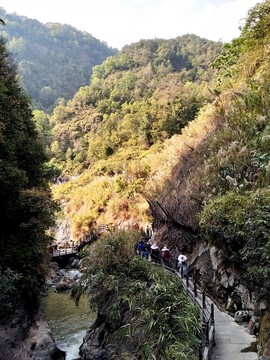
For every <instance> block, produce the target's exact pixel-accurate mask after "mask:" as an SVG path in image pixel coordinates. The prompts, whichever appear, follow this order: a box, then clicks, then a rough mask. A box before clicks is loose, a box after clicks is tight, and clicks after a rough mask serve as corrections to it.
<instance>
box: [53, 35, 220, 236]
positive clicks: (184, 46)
mask: <svg viewBox="0 0 270 360" xmlns="http://www.w3.org/2000/svg"><path fill="white" fill-rule="evenodd" d="M220 50H221V44H220V43H215V42H212V41H208V40H205V39H201V38H199V37H198V36H195V35H185V36H182V37H178V38H176V39H171V40H162V39H155V40H141V41H140V42H138V43H135V44H132V45H130V46H126V47H124V48H123V50H122V51H121V52H120V53H119V54H117V55H116V56H114V57H109V58H108V59H107V60H105V61H104V62H103V63H102V64H101V65H98V66H96V67H94V69H93V75H92V80H91V84H90V85H89V86H87V87H82V88H81V89H80V90H79V91H78V92H77V93H76V95H75V96H74V98H73V99H72V100H70V101H69V102H67V103H64V102H63V103H62V104H60V105H59V106H58V107H56V108H55V109H54V112H53V115H52V117H51V119H50V125H51V126H52V141H51V144H50V146H49V145H48V147H47V148H48V152H49V154H50V156H51V160H50V165H51V166H53V167H54V168H55V169H60V170H61V171H62V179H63V178H65V179H68V178H70V177H71V175H73V176H74V175H76V176H78V175H80V177H79V178H77V179H76V180H74V181H69V182H68V183H65V184H63V186H61V187H59V186H58V185H57V186H56V189H55V192H56V196H57V197H59V198H62V197H63V198H65V200H67V201H68V204H69V205H68V211H69V212H70V214H69V216H70V217H71V218H72V226H73V228H74V229H73V236H74V238H75V239H78V238H80V237H81V236H85V235H87V233H89V232H91V231H92V229H93V227H94V226H96V224H102V223H106V224H108V223H113V224H115V223H116V222H126V221H127V222H129V223H131V222H133V223H137V222H139V223H143V222H145V221H146V222H147V221H149V214H147V211H146V208H147V207H148V206H147V204H146V202H145V199H144V196H143V193H144V192H145V189H146V183H147V182H148V180H149V179H150V178H152V176H153V175H154V174H155V173H156V171H158V167H159V164H158V156H157V153H159V152H160V151H161V150H162V148H163V147H164V144H165V143H164V142H165V141H166V140H168V139H170V138H172V137H173V136H174V135H175V134H180V132H181V129H183V128H184V127H185V126H186V125H187V124H188V123H189V122H190V121H191V120H193V119H194V117H195V116H196V115H197V114H198V113H199V111H200V109H201V107H202V106H203V105H204V104H205V103H207V102H210V101H212V100H213V94H212V93H211V91H209V88H211V87H212V82H213V78H214V73H215V71H214V70H213V69H211V68H210V64H211V63H212V62H213V61H214V59H215V58H216V57H217V55H218V54H219V53H220ZM66 196H67V198H66ZM75 218H76V220H75Z"/></svg>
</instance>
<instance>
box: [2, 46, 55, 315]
mask: <svg viewBox="0 0 270 360" xmlns="http://www.w3.org/2000/svg"><path fill="white" fill-rule="evenodd" d="M0 112H1V115H2V116H1V127H0V157H1V161H0V203H1V208H0V218H1V224H2V225H1V233H0V251H1V258H0V272H1V273H2V274H5V273H6V271H7V269H10V271H11V273H12V274H20V275H21V277H20V279H19V278H18V281H17V282H16V291H14V299H16V300H18V299H19V300H20V303H21V306H23V305H25V306H26V307H27V306H29V307H30V308H31V309H29V310H30V312H34V311H35V310H36V305H37V299H38V294H39V292H40V288H41V286H42V285H43V283H44V277H45V275H46V267H47V259H46V253H47V251H46V246H47V244H48V241H49V238H48V236H47V235H46V233H45V232H46V230H47V229H48V228H49V226H51V225H52V222H53V212H54V208H55V206H54V203H53V202H52V200H51V194H50V191H49V188H48V185H47V180H46V176H47V174H46V172H45V170H44V163H45V161H46V156H45V153H44V149H43V147H42V145H41V142H40V140H39V138H38V133H37V132H36V129H35V124H34V122H33V120H32V113H31V110H30V106H29V100H28V98H27V97H26V96H25V94H24V93H23V92H22V90H21V88H20V86H19V84H18V81H17V73H16V70H15V66H14V65H13V63H12V59H11V57H10V55H9V53H8V52H7V50H6V47H5V43H4V41H3V39H1V40H0ZM14 281H15V278H14ZM13 290H14V287H12V286H11V288H10V293H9V296H11V292H12V291H13ZM6 300H7V299H6ZM5 305H7V304H3V306H5ZM16 306H19V304H18V303H16Z"/></svg>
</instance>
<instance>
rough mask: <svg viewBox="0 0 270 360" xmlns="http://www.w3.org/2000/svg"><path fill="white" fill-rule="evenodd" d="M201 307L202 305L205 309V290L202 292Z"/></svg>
mask: <svg viewBox="0 0 270 360" xmlns="http://www.w3.org/2000/svg"><path fill="white" fill-rule="evenodd" d="M202 305H203V308H204V309H206V303H205V290H203V293H202Z"/></svg>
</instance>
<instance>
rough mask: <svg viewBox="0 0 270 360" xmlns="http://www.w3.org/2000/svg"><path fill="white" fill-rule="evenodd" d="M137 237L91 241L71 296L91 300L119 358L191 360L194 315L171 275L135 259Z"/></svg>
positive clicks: (195, 339) (196, 322)
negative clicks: (86, 257) (92, 244)
mask: <svg viewBox="0 0 270 360" xmlns="http://www.w3.org/2000/svg"><path fill="white" fill-rule="evenodd" d="M138 235H139V234H137V233H134V234H132V233H124V232H119V233H114V234H109V235H107V236H105V237H102V238H101V239H100V240H99V241H98V242H97V243H95V244H94V247H93V248H92V250H91V254H90V256H89V258H88V259H86V262H87V264H86V266H85V267H86V269H87V270H86V272H85V274H84V275H83V277H82V281H81V284H80V285H79V286H78V288H77V289H75V290H74V293H73V296H74V297H75V298H76V299H77V301H78V299H79V297H80V295H81V294H82V293H84V292H86V293H87V294H88V295H89V296H90V305H91V306H92V307H93V309H94V310H98V316H100V317H102V318H103V319H104V321H105V324H106V328H107V332H108V333H107V334H106V339H107V340H106V342H107V344H111V343H113V344H114V345H115V346H116V348H117V350H116V351H117V356H118V358H121V359H125V358H129V359H145V360H146V359H163V360H165V359H167V360H169V359H183V360H184V359H194V360H195V359H197V358H198V346H199V332H200V325H199V314H198V311H197V309H196V307H195V306H194V305H192V304H191V303H190V302H189V301H188V300H187V298H186V295H185V292H184V290H183V288H182V286H181V283H180V282H179V279H178V278H177V277H176V276H175V275H173V274H171V273H168V272H166V271H165V270H164V269H163V268H162V267H158V266H155V265H153V264H151V263H149V262H147V261H144V260H142V259H141V258H139V257H137V256H134V243H135V241H136V239H137V238H138Z"/></svg>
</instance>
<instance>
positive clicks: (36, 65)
mask: <svg viewBox="0 0 270 360" xmlns="http://www.w3.org/2000/svg"><path fill="white" fill-rule="evenodd" d="M0 18H1V19H3V20H4V22H5V26H3V27H1V32H0V35H2V36H4V38H6V39H7V45H8V49H9V51H10V52H11V53H12V54H13V56H14V57H15V61H16V62H17V63H18V71H19V74H20V75H21V81H22V85H23V87H24V88H25V90H26V91H27V93H28V94H29V96H30V97H31V99H32V104H33V107H34V108H35V109H40V110H44V111H46V112H51V111H52V109H53V107H54V106H55V105H56V104H57V102H58V99H59V98H64V99H70V98H72V97H73V95H74V94H75V93H76V91H78V89H79V88H80V86H84V85H87V84H89V80H90V76H91V71H92V68H93V66H95V65H97V64H100V63H101V62H103V61H104V60H105V59H106V58H107V57H108V56H110V55H114V54H116V52H117V50H115V49H112V48H109V47H108V45H107V44H106V43H104V42H101V41H100V40H98V39H95V38H94V37H93V36H92V35H90V34H88V33H86V32H82V31H79V30H77V29H76V28H74V27H72V26H69V25H61V24H54V23H48V24H45V25H43V24H41V23H40V22H39V21H37V20H33V19H29V18H27V17H24V16H19V15H17V14H8V13H6V12H5V10H4V9H3V8H0Z"/></svg>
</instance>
